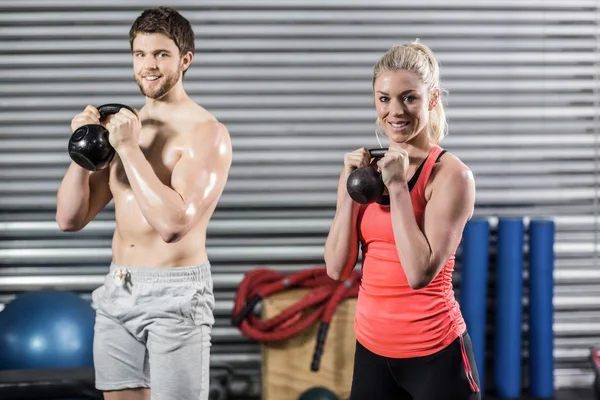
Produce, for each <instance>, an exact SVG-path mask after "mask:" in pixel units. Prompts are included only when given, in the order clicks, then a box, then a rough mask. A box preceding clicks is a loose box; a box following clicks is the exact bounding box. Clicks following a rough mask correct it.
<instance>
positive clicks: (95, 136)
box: [69, 104, 134, 171]
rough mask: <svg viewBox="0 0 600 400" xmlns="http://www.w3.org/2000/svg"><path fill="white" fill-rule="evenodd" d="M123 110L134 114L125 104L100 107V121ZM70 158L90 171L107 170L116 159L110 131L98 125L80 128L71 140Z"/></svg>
mask: <svg viewBox="0 0 600 400" xmlns="http://www.w3.org/2000/svg"><path fill="white" fill-rule="evenodd" d="M121 108H126V109H128V110H129V111H131V112H134V111H133V109H132V108H131V107H128V106H125V105H123V104H104V105H102V106H100V107H98V112H99V113H100V121H102V120H104V119H105V118H106V117H107V116H109V115H113V114H116V113H118V112H119V110H120V109H121ZM69 156H70V157H71V160H73V161H75V163H77V165H79V166H80V167H82V168H85V169H87V170H89V171H100V170H101V169H104V168H106V167H107V166H108V165H109V164H110V162H111V161H112V160H113V158H114V157H115V149H114V148H113V147H112V146H111V145H110V142H109V140H108V130H107V129H106V128H105V127H103V126H102V125H98V124H88V125H83V126H80V127H79V128H77V129H76V130H75V132H73V134H72V135H71V138H70V139H69Z"/></svg>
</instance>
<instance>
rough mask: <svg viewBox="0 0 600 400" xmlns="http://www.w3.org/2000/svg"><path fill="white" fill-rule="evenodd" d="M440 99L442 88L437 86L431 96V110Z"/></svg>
mask: <svg viewBox="0 0 600 400" xmlns="http://www.w3.org/2000/svg"><path fill="white" fill-rule="evenodd" d="M439 101H440V89H438V88H435V89H433V91H432V92H431V98H430V100H429V111H431V110H433V109H434V108H436V107H437V105H438V102H439Z"/></svg>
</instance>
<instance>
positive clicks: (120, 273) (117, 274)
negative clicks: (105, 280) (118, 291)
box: [111, 268, 131, 287]
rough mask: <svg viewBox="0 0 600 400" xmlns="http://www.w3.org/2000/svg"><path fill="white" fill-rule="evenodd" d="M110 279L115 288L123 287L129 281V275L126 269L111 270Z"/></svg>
mask: <svg viewBox="0 0 600 400" xmlns="http://www.w3.org/2000/svg"><path fill="white" fill-rule="evenodd" d="M111 275H112V278H113V279H114V281H115V283H116V284H117V286H119V287H121V286H124V285H125V283H126V282H128V281H129V279H130V277H131V274H130V273H129V271H128V270H127V269H126V268H118V269H113V270H112V272H111Z"/></svg>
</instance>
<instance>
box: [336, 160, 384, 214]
mask: <svg viewBox="0 0 600 400" xmlns="http://www.w3.org/2000/svg"><path fill="white" fill-rule="evenodd" d="M387 151H388V149H369V154H370V155H371V157H383V156H384V155H385V153H386V152H387ZM346 189H347V190H348V194H349V195H350V197H351V198H352V200H354V201H355V202H357V203H359V204H370V203H374V202H376V201H377V200H379V198H380V197H381V196H382V195H383V190H384V185H383V180H382V179H381V173H380V172H379V171H377V170H376V169H375V168H373V167H372V166H370V165H368V166H366V167H361V168H357V169H355V170H354V171H352V173H351V174H350V176H348V180H347V181H346Z"/></svg>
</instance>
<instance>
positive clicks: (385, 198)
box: [377, 150, 446, 206]
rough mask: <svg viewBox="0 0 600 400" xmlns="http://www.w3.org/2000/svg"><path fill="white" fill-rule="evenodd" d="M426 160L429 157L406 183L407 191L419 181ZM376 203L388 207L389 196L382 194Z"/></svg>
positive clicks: (442, 153)
mask: <svg viewBox="0 0 600 400" xmlns="http://www.w3.org/2000/svg"><path fill="white" fill-rule="evenodd" d="M445 152H446V150H442V152H441V153H440V154H439V155H438V158H437V159H436V160H435V162H438V161H440V157H442V156H443V155H444V153H445ZM428 158H429V156H427V157H425V159H424V160H423V162H422V163H421V165H419V168H417V170H416V171H415V173H414V175H413V176H412V178H410V181H408V190H409V191H412V190H413V188H414V187H415V185H416V184H417V181H418V180H419V176H420V175H421V171H422V170H423V166H424V165H425V162H427V159H428ZM377 203H378V204H381V205H382V206H389V205H390V196H389V195H387V194H384V195H383V196H381V197H380V198H379V200H377Z"/></svg>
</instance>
